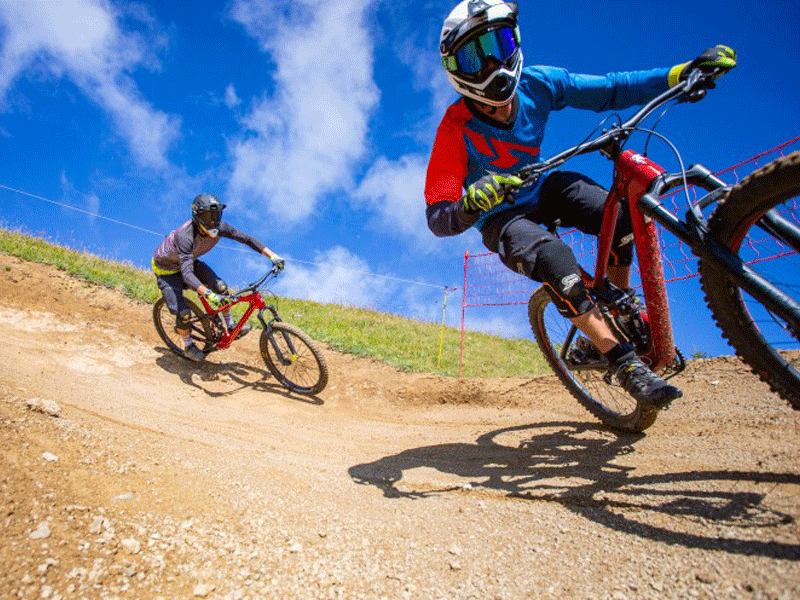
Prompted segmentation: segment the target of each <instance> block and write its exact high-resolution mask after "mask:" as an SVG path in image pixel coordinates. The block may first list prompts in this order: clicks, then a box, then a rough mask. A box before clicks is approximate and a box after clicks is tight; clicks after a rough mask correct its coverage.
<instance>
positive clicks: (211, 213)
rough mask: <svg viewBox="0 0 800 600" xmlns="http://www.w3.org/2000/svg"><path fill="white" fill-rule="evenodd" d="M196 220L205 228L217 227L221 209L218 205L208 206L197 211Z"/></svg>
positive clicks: (220, 219)
mask: <svg viewBox="0 0 800 600" xmlns="http://www.w3.org/2000/svg"><path fill="white" fill-rule="evenodd" d="M197 220H198V222H199V223H200V225H202V226H203V227H204V228H205V229H209V230H210V229H218V228H219V223H220V221H222V209H221V208H219V207H218V206H214V205H212V206H209V207H208V208H205V209H203V210H200V211H198V212H197Z"/></svg>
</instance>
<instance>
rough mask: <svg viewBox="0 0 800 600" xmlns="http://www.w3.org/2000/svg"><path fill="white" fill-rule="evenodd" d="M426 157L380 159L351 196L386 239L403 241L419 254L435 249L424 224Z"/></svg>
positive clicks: (430, 235) (432, 237)
mask: <svg viewBox="0 0 800 600" xmlns="http://www.w3.org/2000/svg"><path fill="white" fill-rule="evenodd" d="M427 162H428V157H427V156H422V155H418V154H409V155H406V156H403V157H401V158H400V159H399V160H397V161H390V160H388V159H387V158H385V157H380V158H379V159H378V160H376V161H375V163H374V164H373V165H372V167H370V169H369V171H368V172H367V174H366V175H365V176H364V178H363V179H362V181H361V183H360V185H359V186H358V188H357V189H356V191H355V192H354V193H353V201H354V204H355V205H356V206H359V205H366V206H368V207H369V208H370V209H372V210H373V211H374V212H375V213H376V215H377V219H378V220H379V224H380V225H381V230H382V232H383V233H384V234H385V235H391V236H393V237H396V238H401V239H405V240H406V241H407V242H408V243H409V245H412V246H413V247H415V248H417V249H419V250H426V251H428V250H431V249H433V248H435V247H436V245H437V244H436V242H437V239H436V238H435V237H434V236H433V234H432V233H431V232H430V230H429V229H428V224H427V222H426V220H425V197H424V195H423V190H424V188H425V173H426V170H427V168H428V165H427Z"/></svg>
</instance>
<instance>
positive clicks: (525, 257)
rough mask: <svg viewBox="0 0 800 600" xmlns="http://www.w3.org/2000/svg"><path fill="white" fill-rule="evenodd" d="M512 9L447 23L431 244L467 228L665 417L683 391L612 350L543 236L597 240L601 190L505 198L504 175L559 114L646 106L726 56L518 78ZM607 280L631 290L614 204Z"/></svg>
mask: <svg viewBox="0 0 800 600" xmlns="http://www.w3.org/2000/svg"><path fill="white" fill-rule="evenodd" d="M517 12H518V8H517V4H516V3H514V2H504V1H503V0H464V1H463V2H460V3H459V4H458V5H457V6H456V7H455V8H453V10H452V11H451V12H450V14H449V15H448V16H447V18H446V19H445V22H444V26H443V28H442V33H441V39H440V47H439V50H440V54H441V58H442V64H443V66H444V68H445V70H446V71H447V77H448V79H449V80H450V83H451V84H452V85H453V87H454V88H455V90H456V91H457V92H458V93H459V94H461V96H462V97H461V98H460V99H459V100H458V101H457V102H455V103H454V104H452V105H451V106H450V107H449V108H448V110H447V112H446V113H445V115H444V118H443V119H442V122H441V124H440V125H439V128H438V130H437V133H436V139H435V141H434V145H433V150H432V152H431V158H430V162H429V163H428V172H427V178H426V182H425V200H426V204H427V210H426V214H427V219H428V226H429V228H430V229H431V231H432V232H433V233H434V234H435V235H437V236H450V235H457V234H459V233H462V232H463V231H466V230H467V229H469V228H471V227H474V228H476V229H478V230H479V231H480V232H481V235H482V238H483V243H484V245H485V246H486V247H487V248H489V249H490V250H491V251H492V252H496V253H498V254H499V256H500V259H501V260H502V262H503V264H505V265H506V266H507V267H508V268H510V269H512V270H514V271H517V272H519V273H521V274H522V275H525V276H526V277H530V278H531V279H533V280H535V281H539V282H542V284H543V285H544V286H545V288H546V289H547V291H548V292H549V293H550V295H551V297H552V299H553V303H554V304H555V306H556V307H557V308H558V310H559V312H560V313H561V314H562V315H564V316H565V317H567V318H569V319H570V320H571V321H572V322H573V323H574V324H575V326H576V327H578V329H580V330H581V331H582V332H583V333H584V334H585V335H586V336H587V337H588V338H589V339H590V340H591V341H592V342H593V343H594V344H595V346H597V348H598V349H599V350H600V351H601V352H603V354H604V355H605V356H606V358H607V359H608V362H609V365H610V367H609V368H610V370H611V372H612V373H613V375H614V377H615V378H616V380H617V382H618V383H619V384H620V385H621V386H622V388H624V389H625V390H626V391H627V392H628V393H629V394H631V395H632V396H633V397H634V398H635V399H636V400H637V401H640V402H642V403H645V404H648V405H650V406H655V407H657V408H664V407H666V406H668V405H669V403H670V402H671V401H672V400H674V399H676V398H679V397H680V396H681V395H682V393H681V391H680V390H679V389H677V388H676V387H674V386H672V385H670V384H668V383H667V382H666V381H664V380H663V379H662V378H660V377H658V376H657V375H656V374H654V373H653V372H652V371H651V370H650V369H649V368H648V367H647V366H646V365H645V364H644V363H643V362H642V361H641V359H640V358H639V357H638V356H637V355H636V352H635V351H634V348H633V346H632V345H631V344H630V343H628V342H623V343H620V342H619V341H618V339H617V338H616V337H615V335H614V334H613V333H612V332H611V330H610V329H609V327H608V325H607V324H606V323H605V321H604V320H603V318H602V316H601V314H600V312H599V310H598V309H597V307H596V306H595V305H594V302H593V300H592V299H591V297H590V295H589V293H588V292H587V290H586V288H585V286H584V283H583V280H582V279H581V276H580V270H579V267H578V263H577V261H576V259H575V256H574V254H573V253H572V250H571V249H570V247H569V246H568V245H567V244H565V243H564V242H562V241H561V240H560V239H559V238H558V237H557V236H555V235H554V234H552V233H550V231H548V226H549V225H554V224H555V223H556V222H558V223H559V224H560V226H563V227H576V228H578V229H579V230H581V231H583V232H584V233H588V234H593V235H598V234H599V233H600V228H601V224H602V217H603V205H604V202H605V199H606V196H607V195H608V192H607V190H605V189H603V188H602V187H601V186H600V185H598V184H597V183H595V182H594V181H592V180H591V179H590V178H588V177H586V176H584V175H582V174H580V173H575V172H570V171H554V172H551V173H549V174H548V175H546V176H543V177H541V178H540V179H539V180H538V181H537V182H536V183H535V184H533V185H531V186H526V187H522V188H520V189H519V190H518V191H516V192H515V193H514V194H513V203H512V202H509V201H508V200H511V198H510V197H509V196H507V186H512V187H513V186H518V185H520V184H521V183H522V181H521V180H520V179H519V178H518V177H516V176H515V175H514V173H516V172H518V171H519V170H520V169H521V168H522V167H525V166H527V165H530V164H532V163H536V162H539V161H540V160H541V158H540V156H539V150H540V148H541V145H542V139H543V137H544V132H545V126H546V124H547V119H548V116H549V113H550V112H551V111H554V110H561V109H563V108H567V107H570V108H577V109H585V110H592V111H595V112H601V111H607V110H619V109H624V108H629V107H632V106H637V105H641V104H645V103H646V102H648V101H649V100H651V99H652V98H654V97H655V96H657V95H658V94H660V93H661V92H663V91H665V90H667V89H668V88H669V87H671V86H673V85H675V84H677V83H678V82H679V81H681V79H682V78H683V77H684V76H685V74H687V73H688V72H689V71H690V70H691V69H694V68H700V69H701V70H704V71H707V72H710V71H712V70H714V69H719V70H720V71H721V72H726V71H727V70H729V69H731V68H733V67H734V66H735V65H736V53H735V52H734V51H733V50H732V49H730V48H728V47H727V46H716V47H714V48H710V49H708V50H706V51H705V52H703V53H702V54H701V55H700V56H698V57H697V58H696V59H694V60H693V61H691V62H687V63H683V64H680V65H675V66H674V67H672V68H659V69H651V70H647V71H633V72H624V73H609V74H607V75H602V76H595V75H579V74H574V73H570V72H568V71H566V70H564V69H561V68H556V67H550V66H530V67H525V68H523V66H522V60H523V59H522V51H521V49H520V34H519V27H518V24H517ZM621 208H622V210H620V215H619V219H618V222H617V228H616V233H615V236H614V241H613V246H612V253H611V259H610V264H609V266H608V278H609V281H610V282H611V283H613V284H614V285H616V286H617V287H620V288H622V289H626V290H627V289H629V288H630V266H631V264H632V262H633V243H632V242H633V236H632V227H631V223H630V215H629V214H628V208H627V205H626V204H625V203H621Z"/></svg>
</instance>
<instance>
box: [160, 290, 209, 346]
mask: <svg viewBox="0 0 800 600" xmlns="http://www.w3.org/2000/svg"><path fill="white" fill-rule="evenodd" d="M184 302H185V303H186V306H187V307H188V308H189V311H190V312H191V318H190V320H189V335H190V336H191V338H192V340H194V343H195V344H196V345H197V347H198V348H200V349H201V350H202V351H203V352H208V351H209V350H211V348H212V347H213V346H214V342H213V339H212V334H211V326H210V324H209V322H208V317H207V316H206V315H205V313H204V312H203V311H202V310H200V308H198V306H197V305H196V304H195V303H194V302H192V301H191V300H189V299H188V298H184ZM153 324H154V325H155V326H156V331H157V332H158V335H159V336H161V339H162V340H164V343H165V344H166V345H167V347H168V348H169V349H170V350H172V351H173V352H174V353H175V354H177V355H178V356H181V357H183V356H185V354H184V352H183V338H182V337H181V336H180V334H179V333H178V331H177V329H176V327H175V315H174V314H173V313H171V312H170V310H169V308H167V302H166V301H165V300H164V298H159V299H158V300H156V303H155V304H154V305H153Z"/></svg>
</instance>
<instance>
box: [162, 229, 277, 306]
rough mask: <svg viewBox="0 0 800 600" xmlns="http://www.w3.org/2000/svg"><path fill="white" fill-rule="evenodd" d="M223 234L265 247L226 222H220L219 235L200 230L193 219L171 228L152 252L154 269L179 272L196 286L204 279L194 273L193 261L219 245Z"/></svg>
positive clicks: (247, 243) (170, 273)
mask: <svg viewBox="0 0 800 600" xmlns="http://www.w3.org/2000/svg"><path fill="white" fill-rule="evenodd" d="M221 237H224V238H229V239H232V240H236V241H237V242H240V243H242V244H245V245H247V246H250V247H251V248H252V249H253V250H255V251H256V252H259V253H260V252H263V250H264V248H265V246H264V244H262V243H261V242H259V241H258V240H257V239H255V238H254V237H251V236H249V235H247V234H246V233H242V232H241V231H239V230H238V229H236V228H234V227H232V226H230V225H228V224H227V223H220V224H219V235H218V236H217V237H215V238H212V237H209V236H204V235H202V234H200V232H199V231H197V228H196V227H195V226H194V224H193V223H192V222H191V221H186V223H184V224H183V225H181V226H180V227H178V228H177V229H175V230H174V231H171V232H170V233H169V234H168V235H167V236H166V237H165V238H164V241H163V242H161V244H160V245H159V246H158V248H156V251H155V254H153V272H154V273H155V274H156V275H174V274H175V273H178V272H180V274H181V276H182V277H183V281H184V282H185V283H186V285H188V286H189V287H191V288H192V289H194V290H196V289H197V288H198V287H200V286H201V285H202V283H201V281H200V280H199V279H198V278H197V276H196V275H195V274H194V261H195V259H196V258H197V257H199V256H202V255H203V254H205V253H206V252H208V251H210V250H211V249H212V248H213V247H214V246H216V245H217V242H218V241H219V240H220V238H221Z"/></svg>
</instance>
